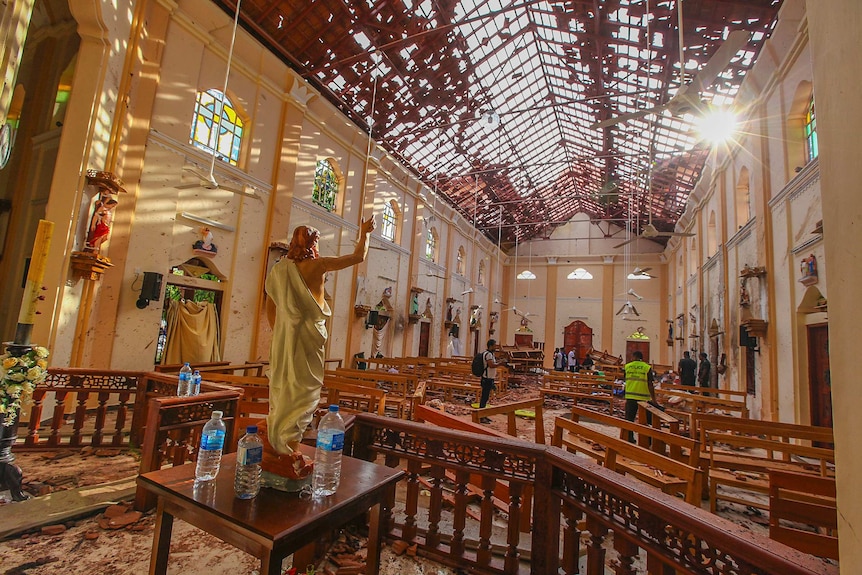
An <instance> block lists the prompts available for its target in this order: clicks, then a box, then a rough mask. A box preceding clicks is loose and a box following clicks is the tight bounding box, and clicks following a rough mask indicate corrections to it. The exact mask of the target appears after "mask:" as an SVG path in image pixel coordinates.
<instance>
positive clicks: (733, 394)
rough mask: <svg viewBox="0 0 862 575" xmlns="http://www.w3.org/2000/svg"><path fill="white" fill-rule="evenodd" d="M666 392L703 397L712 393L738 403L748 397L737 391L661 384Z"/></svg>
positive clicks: (743, 392)
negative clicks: (679, 392)
mask: <svg viewBox="0 0 862 575" xmlns="http://www.w3.org/2000/svg"><path fill="white" fill-rule="evenodd" d="M660 389H664V390H667V391H685V392H686V393H693V394H695V395H703V394H705V393H712V394H715V395H717V396H718V397H721V396H726V397H727V399H736V400H738V401H745V398H747V397H748V392H745V391H738V390H735V389H716V388H712V387H699V386H697V385H681V384H678V383H663V384H661V388H660Z"/></svg>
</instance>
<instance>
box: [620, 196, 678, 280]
mask: <svg viewBox="0 0 862 575" xmlns="http://www.w3.org/2000/svg"><path fill="white" fill-rule="evenodd" d="M650 220H652V212H650ZM693 235H694V234H693V233H691V232H660V231H658V230H657V229H656V227H655V226H654V225H652V221H650V222H648V223H647V224H646V225H644V229H643V231H642V232H641V233H640V234H638V235H636V236H634V237H632V238H629V239H627V240H626V241H624V242H622V243H619V244H617V245H615V246H614V248H621V247H623V246H624V245H627V244H630V243H632V242H635V241H637V240H639V239H641V238H644V239H647V240H650V239H653V238H669V237H673V236H682V237H691V236H693ZM636 275H637V274H636ZM650 277H652V276H650Z"/></svg>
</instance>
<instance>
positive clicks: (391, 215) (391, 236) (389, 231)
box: [380, 203, 395, 242]
mask: <svg viewBox="0 0 862 575" xmlns="http://www.w3.org/2000/svg"><path fill="white" fill-rule="evenodd" d="M380 234H381V235H382V236H383V237H384V238H386V239H387V240H389V241H391V242H394V241H395V208H393V207H392V204H391V203H386V204H384V205H383V226H382V228H381V230H380Z"/></svg>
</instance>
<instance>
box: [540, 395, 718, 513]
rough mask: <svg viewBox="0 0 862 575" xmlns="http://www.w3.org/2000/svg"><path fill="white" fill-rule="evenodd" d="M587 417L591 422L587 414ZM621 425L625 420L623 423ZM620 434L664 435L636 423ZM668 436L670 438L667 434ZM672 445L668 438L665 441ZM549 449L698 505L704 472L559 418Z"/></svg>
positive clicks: (555, 423) (627, 426)
mask: <svg viewBox="0 0 862 575" xmlns="http://www.w3.org/2000/svg"><path fill="white" fill-rule="evenodd" d="M586 416H587V417H590V418H591V419H592V418H593V413H592V412H588V413H587V414H586ZM623 421H624V420H623ZM625 423H627V424H628V425H626V426H625V429H624V428H622V427H621V429H620V432H621V433H628V431H630V430H636V431H637V433H638V434H645V435H647V434H650V433H666V432H660V431H657V430H654V429H652V428H650V427H646V426H642V425H638V424H636V423H631V422H625ZM667 435H671V434H669V433H668V434H667ZM666 439H667V440H668V441H672V439H671V438H666ZM551 445H553V446H555V447H562V448H564V449H566V450H567V451H570V452H574V453H581V454H583V455H585V456H587V457H591V458H592V459H594V460H595V461H596V462H598V463H599V464H600V465H603V466H604V467H607V468H608V469H611V470H612V471H615V472H617V473H621V474H623V475H631V476H632V477H635V478H637V479H640V480H641V481H643V482H644V483H648V484H650V485H652V486H654V487H658V488H659V489H661V490H662V491H664V492H665V493H668V494H678V493H679V494H683V495H684V497H685V500H686V501H687V502H688V503H691V504H692V505H699V504H700V499H701V493H702V485H703V471H702V470H701V469H700V468H699V467H697V466H695V465H690V464H687V463H684V462H681V461H677V460H675V459H672V458H671V457H669V456H667V455H663V454H660V453H656V452H654V451H651V450H650V449H647V448H645V447H641V446H639V445H637V444H634V443H629V442H628V441H626V440H624V439H620V438H617V437H611V436H610V435H607V434H605V433H602V432H601V431H597V430H595V429H593V428H591V427H587V426H586V425H583V424H581V423H578V422H576V421H570V420H569V419H566V418H563V417H558V418H557V419H556V420H555V421H554V437H553V440H552V442H551Z"/></svg>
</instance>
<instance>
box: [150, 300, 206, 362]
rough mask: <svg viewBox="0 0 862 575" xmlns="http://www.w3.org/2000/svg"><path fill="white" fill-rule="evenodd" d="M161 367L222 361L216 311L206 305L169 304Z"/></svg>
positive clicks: (173, 301) (179, 302) (180, 302)
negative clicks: (165, 341) (165, 340)
mask: <svg viewBox="0 0 862 575" xmlns="http://www.w3.org/2000/svg"><path fill="white" fill-rule="evenodd" d="M167 322H168V333H167V343H166V344H165V357H164V359H163V360H162V363H167V364H171V363H183V362H186V361H187V362H189V363H201V362H208V361H221V353H220V352H219V325H218V313H216V307H215V305H214V304H211V303H209V302H200V303H198V302H193V301H179V300H171V302H170V304H169V305H168V317H167Z"/></svg>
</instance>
